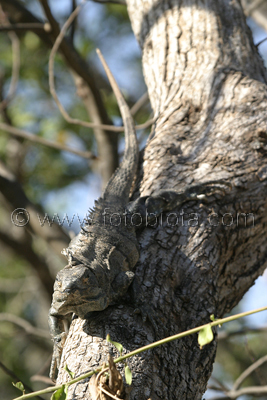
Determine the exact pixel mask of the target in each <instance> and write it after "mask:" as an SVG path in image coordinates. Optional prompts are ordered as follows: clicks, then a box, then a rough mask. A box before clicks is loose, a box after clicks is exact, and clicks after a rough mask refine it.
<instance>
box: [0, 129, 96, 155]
mask: <svg viewBox="0 0 267 400" xmlns="http://www.w3.org/2000/svg"><path fill="white" fill-rule="evenodd" d="M0 129H2V130H3V131H5V132H8V133H11V134H12V135H14V136H18V137H21V138H23V139H27V140H30V141H31V142H34V143H38V144H42V145H44V146H49V147H52V148H53V149H57V150H62V151H68V152H69V153H73V154H76V155H77V156H80V157H83V158H86V159H93V160H94V159H96V158H97V157H96V156H95V155H94V154H93V153H91V152H90V151H81V150H75V149H71V148H70V147H68V146H65V145H64V144H60V143H56V142H52V141H51V140H47V139H44V138H42V137H39V136H37V135H33V134H32V133H29V132H26V131H24V130H22V129H18V128H15V127H13V126H10V125H7V124H4V123H1V122H0Z"/></svg>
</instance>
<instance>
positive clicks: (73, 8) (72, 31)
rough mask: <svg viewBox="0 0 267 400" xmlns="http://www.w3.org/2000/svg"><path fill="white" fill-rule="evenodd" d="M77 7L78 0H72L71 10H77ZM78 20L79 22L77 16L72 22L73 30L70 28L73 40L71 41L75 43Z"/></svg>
mask: <svg viewBox="0 0 267 400" xmlns="http://www.w3.org/2000/svg"><path fill="white" fill-rule="evenodd" d="M76 7H77V3H76V0H72V1H71V8H72V10H71V12H73V11H74V10H75V8H76ZM76 22H77V18H75V19H74V20H73V23H72V24H71V30H70V40H71V43H73V40H74V35H75V28H76Z"/></svg>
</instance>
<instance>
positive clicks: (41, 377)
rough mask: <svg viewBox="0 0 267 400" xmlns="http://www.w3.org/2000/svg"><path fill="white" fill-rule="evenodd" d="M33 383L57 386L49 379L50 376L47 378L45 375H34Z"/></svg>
mask: <svg viewBox="0 0 267 400" xmlns="http://www.w3.org/2000/svg"><path fill="white" fill-rule="evenodd" d="M31 381H32V382H43V383H46V384H47V385H49V386H52V385H55V382H53V381H52V379H50V378H48V376H45V375H33V376H32V377H31Z"/></svg>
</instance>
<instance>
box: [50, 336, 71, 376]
mask: <svg viewBox="0 0 267 400" xmlns="http://www.w3.org/2000/svg"><path fill="white" fill-rule="evenodd" d="M66 337H67V334H66V333H65V332H63V333H61V334H60V335H58V336H57V337H56V338H54V347H53V354H52V361H51V367H50V372H49V377H50V379H52V381H53V382H55V381H56V378H57V373H56V370H57V369H58V368H59V365H60V359H61V354H62V350H63V346H64V343H65V340H66Z"/></svg>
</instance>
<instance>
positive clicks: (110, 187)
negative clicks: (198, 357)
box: [48, 50, 221, 380]
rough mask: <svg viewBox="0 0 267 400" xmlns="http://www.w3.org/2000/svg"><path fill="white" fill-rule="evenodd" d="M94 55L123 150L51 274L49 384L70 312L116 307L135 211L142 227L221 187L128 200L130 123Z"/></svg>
mask: <svg viewBox="0 0 267 400" xmlns="http://www.w3.org/2000/svg"><path fill="white" fill-rule="evenodd" d="M97 53H98V56H99V57H100V60H101V62H102V64H103V66H104V69H105V72H106V74H107V76H108V79H109V81H110V84H111V86H112V89H113V92H114V94H115V96H116V99H117V102H118V105H119V109H120V112H121V116H122V120H123V123H124V127H125V151H124V157H123V160H122V162H121V164H120V166H119V168H118V169H117V170H116V171H115V172H114V174H113V175H112V177H111V178H110V180H109V182H108V183H107V186H106V188H105V190H104V192H103V194H102V196H101V197H100V198H99V199H98V200H97V201H95V206H94V208H93V209H92V210H90V214H89V219H88V223H87V224H86V225H85V227H84V228H82V229H81V231H80V233H79V234H78V235H77V236H76V237H75V238H74V239H72V240H71V241H70V244H69V246H68V248H67V249H64V250H63V251H62V253H63V254H64V255H65V256H66V257H67V259H68V264H67V265H66V266H65V267H64V268H63V269H62V270H61V271H59V272H58V274H57V276H56V280H55V284H54V292H53V298H52V304H51V308H50V310H49V317H48V324H49V330H50V334H51V336H52V340H53V342H54V348H53V355H52V362H51V368H50V378H51V379H52V380H55V378H56V369H57V368H59V365H60V359H61V353H62V349H63V346H64V342H65V340H66V336H67V333H66V332H65V324H64V321H65V320H66V319H67V318H68V316H70V315H73V314H75V315H76V316H78V317H80V318H82V319H86V318H88V317H90V313H92V312H94V311H102V310H104V309H105V308H107V307H108V306H109V305H112V304H116V303H118V302H119V301H120V299H121V298H122V297H123V296H124V294H126V292H127V290H128V288H129V287H130V285H131V283H132V282H133V280H134V272H133V269H134V267H135V265H136V263H137V261H138V259H139V247H138V242H137V238H136V231H137V229H140V223H138V224H137V225H136V226H135V224H134V223H131V222H132V219H131V216H132V215H133V214H136V213H138V214H139V215H140V216H141V217H142V218H143V224H142V226H144V225H145V222H147V221H148V220H149V219H147V216H148V215H152V217H151V218H155V217H156V216H157V215H160V214H161V213H162V212H165V211H168V210H172V209H173V208H174V207H177V206H180V205H182V204H183V203H184V202H186V201H189V200H194V199H202V198H203V197H205V195H206V194H208V193H210V192H213V191H214V190H217V189H218V188H219V189H221V187H219V186H211V184H212V185H213V184H214V183H217V182H213V181H212V182H207V183H208V184H206V185H205V184H204V183H203V184H198V185H194V186H191V187H186V188H185V190H184V191H182V192H177V191H173V190H161V191H159V192H157V193H155V194H154V195H152V196H143V197H139V198H137V199H136V200H135V201H132V202H130V200H129V196H130V191H131V186H132V182H133V180H134V178H135V175H136V173H137V167H138V155H139V149H138V143H137V138H136V133H135V125H134V121H133V118H132V116H131V112H130V110H129V107H128V105H127V103H126V101H125V99H124V97H123V96H122V94H121V91H120V89H119V87H118V85H117V83H116V81H115V79H114V77H113V75H112V73H111V71H110V70H109V68H108V66H107V64H106V61H105V59H104V57H103V56H102V54H101V52H100V51H99V50H97ZM116 218H117V219H116ZM141 312H142V307H141ZM147 316H148V315H147ZM145 318H146V316H145V317H144V319H145Z"/></svg>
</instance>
